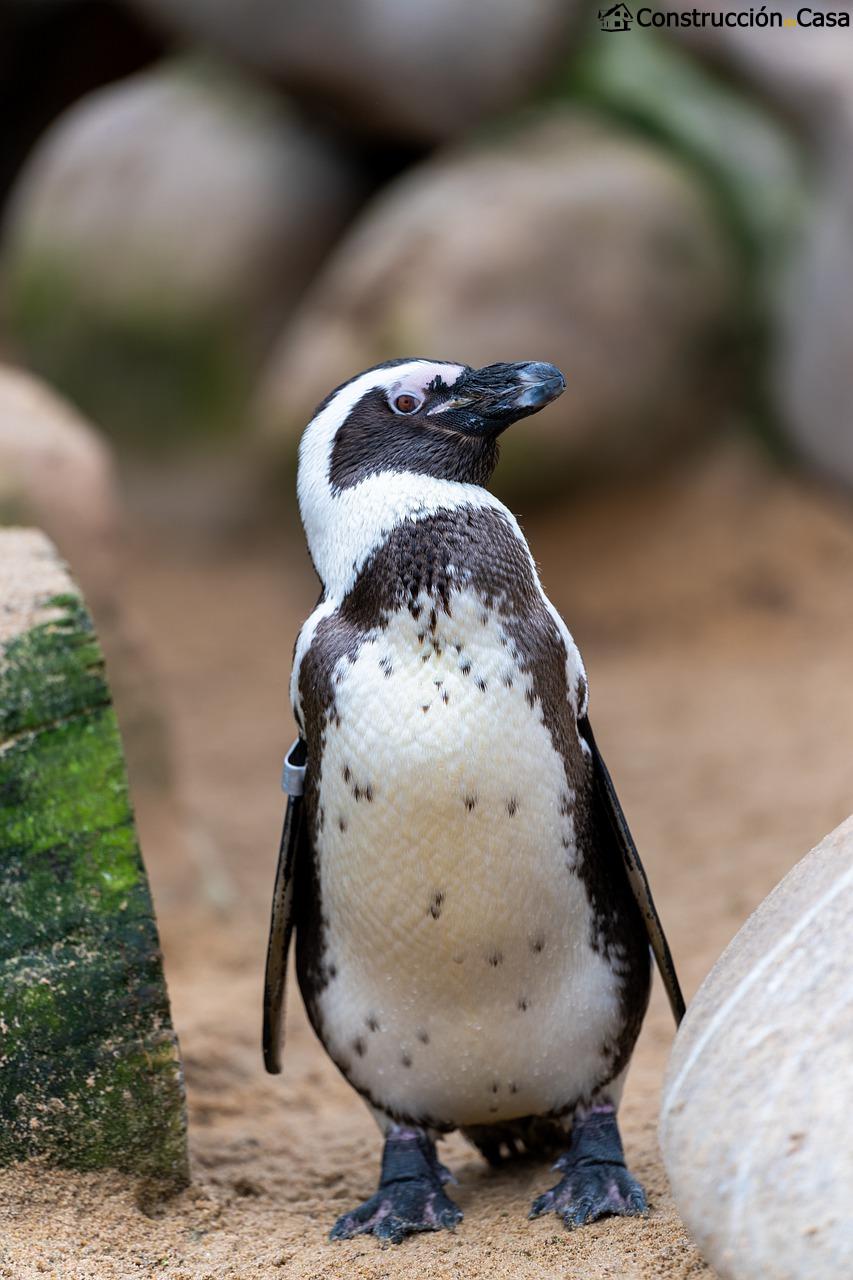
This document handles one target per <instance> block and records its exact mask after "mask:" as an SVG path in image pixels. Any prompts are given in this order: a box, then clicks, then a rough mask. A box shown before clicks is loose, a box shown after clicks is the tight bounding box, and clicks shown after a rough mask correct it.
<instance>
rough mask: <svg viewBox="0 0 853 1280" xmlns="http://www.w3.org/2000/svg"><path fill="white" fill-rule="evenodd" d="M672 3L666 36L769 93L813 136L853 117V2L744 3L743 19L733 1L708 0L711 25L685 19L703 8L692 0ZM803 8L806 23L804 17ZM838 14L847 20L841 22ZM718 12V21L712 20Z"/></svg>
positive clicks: (824, 133)
mask: <svg viewBox="0 0 853 1280" xmlns="http://www.w3.org/2000/svg"><path fill="white" fill-rule="evenodd" d="M667 9H668V11H669V13H670V14H671V15H672V18H670V19H669V22H668V25H667V26H666V28H665V30H666V33H667V35H669V36H670V37H671V38H672V39H674V40H677V41H679V42H681V43H682V44H683V45H684V46H685V47H686V48H688V49H690V51H691V52H692V53H697V54H699V55H700V56H703V57H706V58H708V60H709V61H711V62H712V63H714V64H716V65H718V66H720V67H722V68H723V69H724V70H725V71H726V72H727V73H728V74H729V75H733V76H735V77H737V78H738V79H740V80H742V81H743V82H744V83H745V84H747V85H748V87H749V88H750V89H751V90H753V91H754V92H757V93H759V94H762V95H763V96H765V97H766V98H767V100H768V101H769V102H770V103H772V105H773V106H774V107H775V108H776V109H777V110H778V111H779V113H780V115H781V116H782V117H784V118H787V119H789V120H792V121H794V122H795V123H796V124H797V125H798V126H799V127H800V128H801V129H802V130H803V132H804V133H805V134H807V135H809V136H810V137H811V138H812V139H815V140H817V141H819V142H822V141H824V140H825V139H826V138H827V137H829V136H830V135H831V134H832V133H833V132H834V131H835V129H836V128H837V127H838V126H839V125H843V124H844V120H845V117H846V119H847V121H848V122H849V121H850V118H851V112H853V25H851V24H853V16H851V14H850V10H849V6H848V5H846V4H838V3H835V0H830V2H829V3H826V2H825V0H814V2H813V3H812V4H810V5H805V6H799V5H797V6H796V7H792V9H791V10H788V11H785V10H783V9H781V8H780V7H772V6H768V7H766V8H765V9H763V10H762V7H761V6H760V5H755V6H754V7H753V8H752V9H751V10H747V9H744V10H743V13H742V18H743V24H742V25H740V24H739V23H738V22H737V21H733V20H732V19H733V18H735V19H736V18H737V17H738V14H737V7H736V6H733V5H731V4H730V3H729V0H708V2H707V3H706V4H705V5H704V6H703V9H704V11H705V12H706V14H707V15H708V16H707V18H706V19H705V23H704V25H701V24H699V25H697V24H695V23H694V22H692V21H691V22H689V24H685V25H681V23H682V22H683V21H684V18H685V16H686V15H687V14H688V13H689V14H690V15H691V16H692V14H693V13H694V12H695V11H696V6H695V4H694V3H693V0H669V3H668V4H667ZM800 10H802V11H803V23H802V24H798V23H797V15H798V12H800ZM750 13H751V14H752V25H750ZM828 13H834V14H835V15H836V20H835V22H833V23H832V25H831V26H827V25H826V15H827V14H828ZM839 14H840V15H841V21H842V22H844V23H845V24H846V25H844V26H839V25H838V18H837V15H839ZM712 15H714V16H716V18H717V20H718V21H719V23H720V25H719V26H715V25H714V24H713V22H712ZM726 15H729V17H728V20H727V17H726ZM756 15H757V16H758V19H759V20H758V22H755V17H756ZM765 18H766V19H767V22H765ZM679 19H680V21H679ZM786 19H787V22H788V23H792V25H791V26H789V25H787V24H786ZM771 22H772V23H774V24H777V25H770V23H771ZM792 27H793V28H796V29H792Z"/></svg>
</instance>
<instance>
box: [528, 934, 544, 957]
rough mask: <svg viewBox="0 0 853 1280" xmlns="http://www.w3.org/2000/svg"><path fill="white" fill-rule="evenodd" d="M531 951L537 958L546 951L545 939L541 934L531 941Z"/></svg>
mask: <svg viewBox="0 0 853 1280" xmlns="http://www.w3.org/2000/svg"><path fill="white" fill-rule="evenodd" d="M530 950H531V951H532V952H533V954H534V955H536V956H538V955H539V954H540V953H541V952H542V951H544V950H545V939H544V938H543V937H542V936H541V935H540V934H537V936H536V937H535V938H531V939H530Z"/></svg>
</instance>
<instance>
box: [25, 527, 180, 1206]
mask: <svg viewBox="0 0 853 1280" xmlns="http://www.w3.org/2000/svg"><path fill="white" fill-rule="evenodd" d="M0 914H2V919H3V929H2V931H0V1009H2V1029H3V1039H2V1046H0V1161H2V1162H3V1163H9V1162H12V1161H15V1160H22V1159H26V1158H29V1157H34V1156H41V1157H44V1158H45V1159H47V1160H48V1162H50V1163H54V1164H58V1165H62V1166H66V1167H72V1168H83V1169H91V1168H101V1167H111V1168H117V1169H121V1170H125V1171H128V1172H132V1173H137V1174H142V1175H145V1176H147V1177H150V1178H155V1179H158V1180H162V1181H164V1182H165V1183H168V1184H170V1185H172V1186H180V1185H182V1184H184V1183H185V1182H186V1181H187V1179H188V1166H187V1148H186V1131H185V1128H186V1122H185V1114H184V1098H183V1083H182V1078H181V1070H180V1061H179V1056H178V1046H177V1041H176V1038H175V1034H174V1031H173V1030H172V1024H171V1018H170V1013H169V1002H168V996H167V993H166V986H165V981H164V978H163V971H162V965H161V957H160V951H159V944H158V939H157V928H156V924H155V921H154V913H153V907H152V904H151V897H150V894H149V891H148V884H147V881H146V878H145V871H144V868H143V865H142V860H141V857H140V853H139V847H138V844H137V840H136V833H135V829H134V824H133V815H132V812H131V809H130V803H129V800H128V794H127V781H126V777H125V771H124V761H123V758H122V752H121V744H120V741H119V736H118V728H117V725H116V720H115V716H114V713H113V710H112V707H111V704H110V696H109V690H108V688H107V685H106V682H105V679H104V672H103V660H102V657H101V652H100V649H99V647H98V644H97V641H96V639H95V636H94V634H93V631H92V625H91V622H90V620H89V617H88V614H87V612H86V608H85V605H84V604H83V601H82V599H81V597H80V596H79V594H78V592H77V589H76V588H75V586H74V584H73V583H72V581H71V579H70V578H69V576H68V574H67V572H66V570H65V569H64V567H63V566H62V564H61V562H60V561H59V560H58V558H57V557H56V554H55V552H54V551H53V549H52V547H51V545H50V543H49V542H48V541H47V539H46V538H45V537H44V536H43V535H42V534H39V533H35V532H30V531H24V530H3V531H0Z"/></svg>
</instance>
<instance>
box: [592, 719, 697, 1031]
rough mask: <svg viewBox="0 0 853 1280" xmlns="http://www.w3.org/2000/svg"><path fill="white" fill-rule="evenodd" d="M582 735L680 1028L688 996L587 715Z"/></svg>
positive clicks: (599, 799) (600, 801)
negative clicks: (680, 980)
mask: <svg viewBox="0 0 853 1280" xmlns="http://www.w3.org/2000/svg"><path fill="white" fill-rule="evenodd" d="M578 732H579V733H580V735H581V737H582V738H583V739H584V740H585V742H586V743H587V744H588V746H589V749H590V751H591V752H592V762H593V772H594V786H595V796H596V801H597V803H598V804H599V806H600V807H601V809H602V811H603V814H604V815H606V818H607V821H608V824H609V826H610V829H611V831H612V832H613V836H614V839H615V841H616V844H617V845H618V848H619V852H620V853H621V855H622V862H623V865H624V867H625V871H626V874H627V878H628V883H629V885H630V886H631V893H632V894H633V896H634V900H635V902H636V903H637V906H638V907H639V909H640V914H641V915H642V917H643V923H644V924H645V926H646V933H647V934H648V938H649V943H650V945H651V948H652V952H653V954H654V957H655V960H656V962H657V966H658V969H659V971H660V975H661V978H662V979H663V985H664V987H665V989H666V994H667V997H668V999H669V1005H670V1008H671V1009H672V1016H673V1017H674V1018H675V1025H676V1026H678V1025H679V1024H680V1023H681V1019H682V1018H683V1017H684V1013H685V1004H684V996H683V995H682V994H681V985H680V983H679V981H678V975H677V973H676V972H675V964H674V962H673V959H672V952H671V951H670V949H669V943H668V942H667V940H666V935H665V933H664V931H663V925H662V924H661V922H660V916H659V915H658V913H657V908H656V907H655V904H654V899H653V898H652V891H651V887H650V885H649V880H648V876H647V875H646V872H645V869H644V868H643V864H642V862H641V861H640V855H639V853H638V852H637V846H636V845H635V844H634V837H633V836H632V835H631V831H630V828H629V826H628V821H627V819H626V817H625V814H624V813H623V811H622V806H621V804H620V803H619V797H618V796H617V795H616V788H615V787H614V786H613V780H612V778H611V777H610V773H609V771H608V769H607V765H606V764H605V763H604V760H603V759H602V756H601V752H600V751H599V749H598V746H597V745H596V741H595V737H594V736H593V732H592V727H591V725H590V723H589V719H588V718H587V717H586V716H584V717H583V718H582V719H581V720H579V721H578Z"/></svg>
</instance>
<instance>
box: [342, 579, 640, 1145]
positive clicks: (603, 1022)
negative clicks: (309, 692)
mask: <svg viewBox="0 0 853 1280" xmlns="http://www.w3.org/2000/svg"><path fill="white" fill-rule="evenodd" d="M332 683H333V688H334V698H335V714H334V715H333V716H332V717H331V718H330V721H329V723H328V725H327V728H326V735H325V744H324V748H323V755H322V762H321V768H320V774H319V779H318V798H317V803H318V822H317V826H318V834H317V857H318V871H319V879H320V890H321V897H322V904H323V916H324V943H325V947H326V955H325V967H326V971H327V973H328V974H329V981H328V982H327V984H326V986H325V987H324V989H323V990H322V992H321V993H320V996H319V1010H320V1014H321V1017H322V1020H323V1031H324V1038H325V1039H326V1042H327V1047H328V1048H329V1050H330V1052H331V1053H332V1056H333V1057H334V1058H335V1060H336V1061H337V1062H338V1063H339V1064H340V1065H341V1066H342V1067H343V1068H344V1069H345V1071H346V1072H347V1074H348V1075H349V1077H350V1079H351V1080H352V1082H353V1083H354V1084H355V1085H356V1086H357V1087H358V1088H360V1089H362V1090H363V1091H364V1092H365V1093H366V1094H367V1095H368V1096H369V1097H371V1098H373V1099H374V1100H375V1101H376V1102H377V1104H378V1105H379V1106H381V1107H383V1108H385V1109H387V1110H388V1111H389V1112H391V1113H392V1114H398V1115H401V1116H408V1117H418V1118H424V1119H433V1120H434V1121H435V1122H436V1123H438V1124H442V1125H461V1124H482V1123H488V1122H489V1121H496V1120H500V1119H509V1118H511V1117H516V1116H522V1115H530V1114H537V1115H541V1114H546V1113H547V1112H549V1111H552V1110H559V1109H560V1108H562V1107H565V1106H568V1105H570V1104H571V1103H572V1102H573V1101H574V1100H576V1099H577V1098H578V1097H579V1096H581V1095H582V1094H583V1093H584V1092H586V1091H587V1090H588V1089H590V1088H592V1087H594V1085H595V1084H596V1082H597V1081H599V1080H600V1077H601V1072H602V1045H603V1044H604V1042H605V1041H606V1039H607V1036H608V1035H609V1034H610V1033H611V1031H612V1030H613V1028H615V1027H616V1026H617V1025H618V1019H619V997H618V986H617V980H616V978H615V976H614V973H613V971H612V970H611V968H610V966H609V965H608V964H607V962H606V961H605V959H604V957H603V956H602V955H601V954H600V953H599V952H598V951H597V950H596V949H595V947H594V946H593V934H594V930H593V921H592V914H591V909H590V905H589V902H588V898H587V894H586V891H585V888H584V885H583V882H582V879H581V878H580V877H579V876H578V875H577V874H576V868H577V858H578V854H577V848H576V840H575V835H576V833H575V823H574V806H575V800H576V797H575V795H574V793H573V791H572V789H571V788H570V786H569V784H568V782H567V778H566V770H565V766H564V762H563V760H562V758H561V756H560V755H559V754H558V752H557V751H556V750H555V748H554V745H553V743H552V739H551V735H550V733H549V730H548V728H547V727H546V725H545V724H544V723H543V719H542V711H541V707H540V705H539V702H538V700H537V698H536V696H535V694H534V691H533V687H532V677H531V676H530V675H528V674H525V673H524V672H522V671H521V670H520V668H519V666H518V663H517V661H516V658H515V655H514V651H513V646H512V643H511V641H510V639H509V637H508V635H507V634H506V631H505V628H504V626H503V625H502V622H501V618H500V615H499V614H498V613H496V612H495V611H492V610H490V609H489V608H487V607H486V606H484V604H483V602H482V599H481V598H480V597H479V596H478V595H477V593H475V592H465V591H460V592H455V593H454V595H453V597H452V612H451V615H447V614H445V613H443V612H440V611H439V613H438V615H437V616H436V614H435V613H434V612H433V611H432V606H431V603H430V601H429V600H428V599H427V598H424V603H423V607H422V608H421V610H420V612H419V613H418V616H417V617H413V615H412V613H411V612H409V611H408V610H401V611H400V612H398V613H396V614H394V615H392V617H391V618H390V619H389V621H388V624H387V626H386V627H385V628H384V629H381V630H379V629H377V630H376V631H375V632H373V633H371V634H370V636H369V637H368V638H367V639H365V641H364V642H363V644H362V645H361V647H360V649H359V651H358V654H357V656H356V658H355V661H352V660H351V659H350V658H343V659H341V660H340V662H339V663H338V664H337V667H336V669H335V672H334V674H333V677H332Z"/></svg>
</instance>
